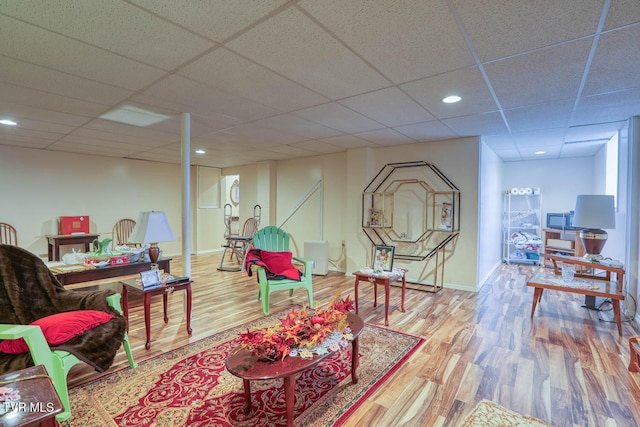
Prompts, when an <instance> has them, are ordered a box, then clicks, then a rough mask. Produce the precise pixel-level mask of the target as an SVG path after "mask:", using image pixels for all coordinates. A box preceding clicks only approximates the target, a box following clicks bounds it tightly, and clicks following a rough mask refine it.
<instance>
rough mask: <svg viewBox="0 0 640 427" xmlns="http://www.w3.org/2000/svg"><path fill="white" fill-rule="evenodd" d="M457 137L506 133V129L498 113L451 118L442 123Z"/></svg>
mask: <svg viewBox="0 0 640 427" xmlns="http://www.w3.org/2000/svg"><path fill="white" fill-rule="evenodd" d="M442 123H444V124H445V125H446V126H447V127H448V128H449V129H451V130H452V131H453V132H455V133H456V134H457V135H459V136H474V135H482V134H483V133H484V132H486V133H498V132H507V127H506V125H505V123H504V120H503V119H502V115H501V114H500V113H499V112H497V111H496V112H492V113H483V114H474V115H472V116H464V117H453V118H451V119H445V120H443V121H442Z"/></svg>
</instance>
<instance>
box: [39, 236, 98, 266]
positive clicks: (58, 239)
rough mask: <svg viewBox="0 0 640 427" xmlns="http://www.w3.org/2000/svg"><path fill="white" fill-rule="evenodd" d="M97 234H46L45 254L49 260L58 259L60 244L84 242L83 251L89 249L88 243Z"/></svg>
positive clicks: (89, 243) (95, 237) (91, 241)
mask: <svg viewBox="0 0 640 427" xmlns="http://www.w3.org/2000/svg"><path fill="white" fill-rule="evenodd" d="M99 236H100V235H99V234H59V235H47V236H45V237H46V238H47V246H48V247H47V255H48V256H49V261H60V246H64V245H78V244H84V251H85V252H89V251H90V245H91V243H93V241H94V240H95V239H97V238H98V237H99Z"/></svg>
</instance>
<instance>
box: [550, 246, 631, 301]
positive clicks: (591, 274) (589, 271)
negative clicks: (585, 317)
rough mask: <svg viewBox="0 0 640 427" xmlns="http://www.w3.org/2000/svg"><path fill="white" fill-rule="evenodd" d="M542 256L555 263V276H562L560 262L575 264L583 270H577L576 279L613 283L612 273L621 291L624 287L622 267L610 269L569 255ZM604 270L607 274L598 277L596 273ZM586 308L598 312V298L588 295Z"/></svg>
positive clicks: (585, 299) (585, 298)
mask: <svg viewBox="0 0 640 427" xmlns="http://www.w3.org/2000/svg"><path fill="white" fill-rule="evenodd" d="M540 256H543V257H544V258H546V259H550V260H551V261H552V263H553V271H554V272H555V274H560V268H559V267H558V262H562V263H565V264H573V265H579V266H581V267H582V268H576V274H575V277H581V278H585V279H593V280H606V281H611V280H613V278H612V277H611V273H613V274H615V276H616V277H615V280H616V281H617V282H618V284H619V288H620V290H622V287H623V286H624V268H620V267H610V266H608V265H603V264H600V263H598V262H591V261H589V260H586V259H584V258H583V257H580V256H569V255H556V254H550V253H547V252H545V253H543V254H541V255H540ZM596 270H602V271H604V272H605V275H604V276H596V275H595V271H596ZM584 306H585V307H586V308H588V309H591V310H597V309H598V308H597V307H596V297H595V296H593V295H587V296H585V297H584Z"/></svg>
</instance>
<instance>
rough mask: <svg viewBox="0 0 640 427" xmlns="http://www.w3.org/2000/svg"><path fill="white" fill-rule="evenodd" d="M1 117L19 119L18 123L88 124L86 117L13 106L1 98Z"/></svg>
mask: <svg viewBox="0 0 640 427" xmlns="http://www.w3.org/2000/svg"><path fill="white" fill-rule="evenodd" d="M0 115H3V116H9V117H14V118H17V119H18V121H22V120H23V119H30V120H32V121H37V122H41V123H43V124H44V123H51V124H52V125H59V124H60V125H68V126H73V127H76V126H81V125H82V124H83V123H86V122H87V118H86V117H81V116H74V115H72V114H66V113H61V112H59V111H55V110H46V109H44V108H38V107H33V106H30V105H21V104H12V103H10V102H7V101H6V100H4V99H3V98H2V97H0Z"/></svg>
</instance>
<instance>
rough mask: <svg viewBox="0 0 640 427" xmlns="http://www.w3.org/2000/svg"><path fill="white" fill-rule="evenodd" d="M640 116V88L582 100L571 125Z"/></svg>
mask: <svg viewBox="0 0 640 427" xmlns="http://www.w3.org/2000/svg"><path fill="white" fill-rule="evenodd" d="M638 115H640V87H638V88H636V89H631V90H625V91H621V92H612V93H607V94H603V95H593V96H587V97H584V98H580V102H579V103H578V108H576V111H575V113H574V115H573V117H572V119H571V123H570V125H572V126H575V125H586V124H597V123H608V122H616V121H619V120H620V118H629V117H632V116H638Z"/></svg>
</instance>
